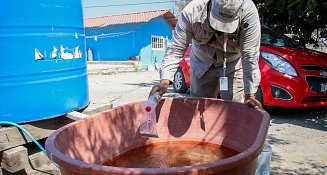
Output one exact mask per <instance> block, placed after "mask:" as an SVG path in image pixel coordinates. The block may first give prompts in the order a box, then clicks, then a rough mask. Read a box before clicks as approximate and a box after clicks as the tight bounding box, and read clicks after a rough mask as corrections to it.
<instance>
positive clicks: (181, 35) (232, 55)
mask: <svg viewBox="0 0 327 175" xmlns="http://www.w3.org/2000/svg"><path fill="white" fill-rule="evenodd" d="M209 4H210V0H193V1H191V2H190V3H189V4H188V5H187V6H186V7H185V8H184V10H183V11H182V13H181V15H180V17H179V19H178V22H177V24H176V28H175V31H174V36H173V39H172V42H170V44H169V46H168V48H167V51H166V54H165V56H164V59H163V62H162V67H161V69H160V78H161V79H168V80H170V81H173V78H174V73H175V72H176V70H177V68H178V64H179V62H180V61H181V60H182V58H183V55H184V53H185V51H186V50H187V48H188V46H189V44H190V43H191V42H192V50H191V53H190V62H191V66H192V70H193V73H194V74H195V76H197V77H198V78H201V77H202V75H203V74H204V73H205V72H206V71H207V70H208V69H209V68H210V66H211V65H212V64H215V66H219V65H220V66H222V64H223V36H224V35H223V34H221V35H218V34H217V31H215V30H214V29H213V28H212V27H211V26H210V24H209V18H208V5H209ZM241 8H242V9H241V15H240V21H239V27H238V29H237V30H236V32H234V33H233V34H228V42H227V64H228V62H231V61H234V60H236V59H240V58H241V59H242V67H243V83H244V93H245V94H250V93H251V94H252V93H256V91H257V88H258V85H259V83H260V78H261V76H260V70H259V65H258V59H259V48H260V37H261V31H260V30H261V26H260V20H259V15H258V11H257V9H256V7H255V5H254V3H253V2H252V0H244V2H243V5H242V7H241ZM209 13H210V12H209ZM214 35H215V38H214V40H212V38H213V36H214ZM215 54H216V56H217V58H216V59H214V55H215Z"/></svg>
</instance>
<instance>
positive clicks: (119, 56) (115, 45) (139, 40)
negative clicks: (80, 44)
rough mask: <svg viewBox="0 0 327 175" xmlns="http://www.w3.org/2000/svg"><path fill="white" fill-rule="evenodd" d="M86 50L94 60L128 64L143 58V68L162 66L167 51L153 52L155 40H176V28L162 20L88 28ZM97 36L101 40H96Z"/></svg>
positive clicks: (161, 18) (86, 31)
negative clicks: (90, 52) (152, 39)
mask: <svg viewBox="0 0 327 175" xmlns="http://www.w3.org/2000/svg"><path fill="white" fill-rule="evenodd" d="M85 33H86V36H87V39H86V48H87V49H88V48H91V49H92V54H93V60H94V61H97V60H101V61H103V60H106V61H126V60H128V57H130V56H140V59H141V61H142V66H143V67H147V66H148V65H149V64H152V65H153V64H154V63H155V61H157V62H159V63H161V61H162V58H163V55H164V52H165V50H160V51H157V50H152V47H151V36H162V37H168V39H171V37H172V26H171V24H170V23H168V22H167V20H166V19H165V18H163V17H162V16H160V17H157V18H154V19H152V20H151V21H149V22H147V23H134V24H122V25H112V26H108V27H104V28H86V30H85ZM94 36H97V39H96V40H95V39H94Z"/></svg>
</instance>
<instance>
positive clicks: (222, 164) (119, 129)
mask: <svg viewBox="0 0 327 175" xmlns="http://www.w3.org/2000/svg"><path fill="white" fill-rule="evenodd" d="M140 104H141V102H137V103H131V104H126V105H123V106H119V107H116V108H114V109H111V110H107V111H104V112H101V113H97V114H95V115H92V116H90V117H89V118H87V119H85V120H81V121H77V122H74V123H71V124H68V125H66V126H64V127H62V128H60V129H58V130H57V131H55V132H54V133H53V134H52V135H51V136H50V137H48V139H47V140H46V145H45V146H46V150H47V153H48V155H49V157H50V158H52V159H53V160H54V161H55V162H57V163H58V164H59V166H60V171H61V173H62V175H90V174H92V175H104V174H106V175H109V174H112V175H123V174H124V175H128V174H185V175H186V174H187V175H193V174H203V175H208V174H223V175H227V174H228V175H234V174H238V175H247V174H249V175H250V174H254V173H255V169H256V163H257V158H258V156H259V154H260V153H261V151H262V149H263V147H264V142H265V139H266V135H267V131H268V127H269V120H270V118H269V114H268V113H267V112H265V111H264V110H261V109H253V108H249V107H247V106H246V105H244V104H241V103H235V102H230V101H223V100H219V99H197V98H176V99H169V98H168V99H162V100H161V101H160V103H159V105H158V106H157V109H156V111H157V114H158V116H157V121H158V122H157V126H158V128H159V129H158V134H159V138H158V139H157V138H151V139H148V138H142V137H141V135H140V133H139V124H140V122H141V121H142V112H141V108H140ZM176 140H178V141H181V140H183V141H184V140H185V141H197V142H211V143H216V144H220V145H223V146H225V147H229V148H232V149H234V150H237V151H239V152H240V153H239V154H237V155H235V156H232V157H229V158H226V159H223V160H220V161H216V162H212V163H206V164H200V165H195V166H183V167H173V168H121V167H112V166H102V165H101V164H103V163H104V162H105V161H107V160H108V159H110V158H112V157H114V156H117V155H119V154H121V153H123V152H126V151H128V150H130V149H133V148H136V147H139V146H142V145H145V144H150V143H155V142H163V141H176Z"/></svg>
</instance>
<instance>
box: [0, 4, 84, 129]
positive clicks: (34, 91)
mask: <svg viewBox="0 0 327 175" xmlns="http://www.w3.org/2000/svg"><path fill="white" fill-rule="evenodd" d="M0 55H1V59H0V60H1V63H0V120H5V121H11V122H17V123H23V122H30V121H36V120H42V119H47V118H51V117H56V116H60V115H62V114H65V113H67V112H70V111H73V110H76V109H81V108H84V107H86V106H87V105H88V103H89V95H88V81H87V70H86V51H85V32H84V25H83V14H82V2H81V0H24V1H20V0H5V2H3V3H2V5H1V6H0Z"/></svg>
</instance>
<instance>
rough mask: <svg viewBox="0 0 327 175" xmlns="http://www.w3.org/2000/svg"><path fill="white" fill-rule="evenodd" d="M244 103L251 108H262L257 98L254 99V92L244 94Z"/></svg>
mask: <svg viewBox="0 0 327 175" xmlns="http://www.w3.org/2000/svg"><path fill="white" fill-rule="evenodd" d="M244 103H245V104H247V105H248V106H249V107H252V108H262V104H261V103H260V102H259V101H258V100H257V99H255V95H254V94H245V100H244Z"/></svg>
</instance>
